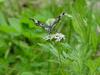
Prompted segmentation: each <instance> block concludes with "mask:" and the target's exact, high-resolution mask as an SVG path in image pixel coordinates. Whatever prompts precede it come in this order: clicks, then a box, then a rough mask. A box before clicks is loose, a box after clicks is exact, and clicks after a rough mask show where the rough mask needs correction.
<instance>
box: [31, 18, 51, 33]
mask: <svg viewBox="0 0 100 75" xmlns="http://www.w3.org/2000/svg"><path fill="white" fill-rule="evenodd" d="M30 20H32V21H33V22H34V23H35V24H36V25H37V26H40V27H42V28H43V29H45V30H46V31H47V32H48V33H50V30H51V29H50V26H48V25H46V24H44V23H42V22H40V21H38V20H36V19H33V18H30Z"/></svg>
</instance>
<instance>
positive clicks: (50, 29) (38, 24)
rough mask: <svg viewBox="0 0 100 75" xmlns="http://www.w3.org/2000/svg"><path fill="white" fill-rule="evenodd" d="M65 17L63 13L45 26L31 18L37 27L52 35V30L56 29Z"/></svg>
mask: <svg viewBox="0 0 100 75" xmlns="http://www.w3.org/2000/svg"><path fill="white" fill-rule="evenodd" d="M64 15H65V13H64V12H63V13H61V14H60V15H59V16H58V17H57V18H55V19H52V21H51V22H49V23H47V24H45V23H42V22H40V21H38V20H36V19H33V18H30V20H32V21H33V22H34V23H35V24H36V25H37V26H40V27H42V28H43V29H44V30H46V31H47V32H48V33H49V34H50V33H51V31H52V29H53V28H54V27H55V25H56V24H57V23H58V22H59V21H60V20H61V18H62V17H63V16H64Z"/></svg>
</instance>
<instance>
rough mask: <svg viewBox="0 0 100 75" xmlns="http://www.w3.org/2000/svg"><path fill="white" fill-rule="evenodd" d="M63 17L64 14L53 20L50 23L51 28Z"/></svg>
mask: <svg viewBox="0 0 100 75" xmlns="http://www.w3.org/2000/svg"><path fill="white" fill-rule="evenodd" d="M63 16H65V12H63V13H61V14H60V15H59V16H58V17H57V18H55V20H54V21H53V22H52V23H51V27H54V26H55V25H56V24H57V23H58V22H59V21H60V20H61V19H62V17H63Z"/></svg>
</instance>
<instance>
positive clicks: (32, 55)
mask: <svg viewBox="0 0 100 75" xmlns="http://www.w3.org/2000/svg"><path fill="white" fill-rule="evenodd" d="M25 1H26V3H24V1H23V0H21V1H20V0H19V1H17V0H9V1H7V0H0V4H1V5H0V9H1V10H0V42H1V43H0V75H100V54H99V56H97V54H98V53H99V51H100V48H99V46H100V32H99V31H100V30H98V29H97V27H99V28H100V21H99V18H98V16H100V15H99V14H96V13H94V11H92V7H89V6H88V4H87V3H88V1H89V0H86V1H85V0H75V1H74V0H61V1H59V2H58V4H57V2H56V1H55V0H50V2H48V1H49V0H48V1H45V0H44V2H43V3H44V5H45V6H34V5H35V4H34V3H33V4H34V5H33V4H32V2H35V1H34V0H33V1H32V0H30V1H27V0H25ZM37 1H39V0H37ZM63 1H64V2H63ZM18 2H21V3H22V6H21V5H19V4H20V3H18ZM27 2H28V3H27ZM61 2H62V3H61ZM93 2H94V1H90V3H93ZM95 2H96V1H95ZM9 3H11V4H12V5H11V4H9ZM60 3H61V4H60ZM32 5H33V6H32ZM41 5H42V3H41ZM7 6H9V7H7ZM63 11H65V12H67V13H69V14H70V15H72V18H68V17H64V18H63V19H62V20H61V22H60V23H58V24H57V26H56V27H55V29H56V30H58V31H59V32H61V33H63V34H64V35H65V40H63V41H60V42H55V41H54V40H52V41H46V40H45V39H43V38H44V37H45V36H46V35H48V34H47V32H46V31H44V30H43V29H42V28H41V27H38V26H36V25H35V24H34V23H33V22H32V21H31V20H29V18H30V17H34V18H36V19H38V20H40V21H43V22H45V21H46V20H47V19H50V18H52V17H56V16H58V15H59V14H60V13H61V12H63Z"/></svg>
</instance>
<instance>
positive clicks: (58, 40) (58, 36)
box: [44, 33, 65, 42]
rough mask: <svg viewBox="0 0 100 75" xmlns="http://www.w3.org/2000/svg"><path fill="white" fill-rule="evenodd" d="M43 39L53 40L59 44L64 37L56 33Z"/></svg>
mask: <svg viewBox="0 0 100 75" xmlns="http://www.w3.org/2000/svg"><path fill="white" fill-rule="evenodd" d="M44 39H45V40H55V41H56V42H60V41H61V40H64V39H65V35H63V34H62V33H56V34H51V35H47V36H46V37H45V38H44Z"/></svg>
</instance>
